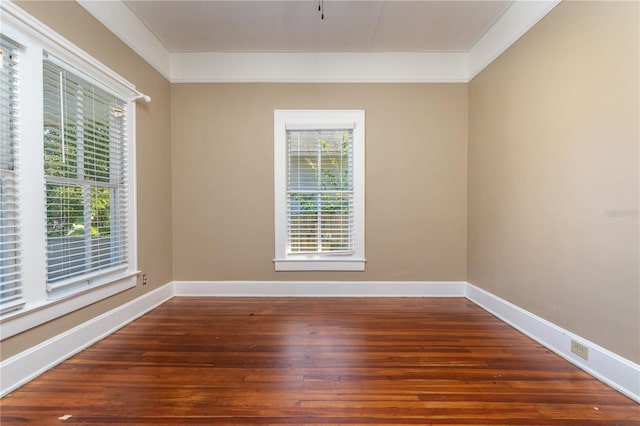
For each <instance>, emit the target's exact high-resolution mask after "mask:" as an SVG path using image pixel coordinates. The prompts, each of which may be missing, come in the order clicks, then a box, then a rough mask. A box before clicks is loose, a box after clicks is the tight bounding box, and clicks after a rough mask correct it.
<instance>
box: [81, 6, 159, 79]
mask: <svg viewBox="0 0 640 426" xmlns="http://www.w3.org/2000/svg"><path fill="white" fill-rule="evenodd" d="M76 2H77V3H78V4H79V5H80V6H82V7H83V8H84V9H85V10H86V11H87V12H89V13H90V14H92V15H93V16H94V17H95V18H96V19H97V20H98V21H100V22H101V23H102V24H103V25H104V26H105V27H107V28H108V29H109V31H111V32H112V33H114V34H115V35H116V36H117V37H118V38H119V39H120V40H122V41H123V42H124V43H125V44H126V45H127V46H129V47H130V48H131V49H132V50H133V51H134V52H136V53H137V54H138V55H140V56H141V57H142V59H144V60H145V61H147V62H148V63H149V65H151V66H152V67H153V68H155V69H156V71H158V72H159V73H160V74H162V76H163V77H164V78H166V79H167V80H171V54H170V52H169V51H168V50H167V48H166V47H164V45H163V44H162V43H160V41H159V40H158V39H157V37H156V36H155V35H154V34H153V33H152V32H151V31H150V30H149V29H148V28H147V27H146V26H145V25H144V24H143V23H142V22H141V21H140V19H138V17H137V16H136V15H135V14H134V13H133V12H132V11H131V10H130V9H129V8H128V7H127V6H126V5H125V4H124V3H123V2H122V1H121V0H113V1H95V0H76Z"/></svg>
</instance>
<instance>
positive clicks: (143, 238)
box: [1, 1, 173, 359]
mask: <svg viewBox="0 0 640 426" xmlns="http://www.w3.org/2000/svg"><path fill="white" fill-rule="evenodd" d="M16 4H17V5H18V6H20V7H22V8H23V9H24V10H26V11H27V12H29V13H30V14H31V15H33V16H34V17H36V18H37V19H39V20H40V21H42V22H44V23H45V24H46V25H48V26H49V27H51V28H52V29H53V30H55V31H57V32H58V33H60V34H61V35H63V36H64V37H66V38H67V39H68V40H70V41H71V42H72V43H74V44H76V45H77V46H78V47H80V48H81V49H83V50H84V51H86V52H87V53H89V54H90V55H92V56H94V57H95V58H96V59H98V60H99V61H101V62H102V63H104V64H105V65H107V66H108V67H110V68H111V69H113V70H114V71H116V72H117V73H119V74H120V75H122V76H123V77H124V78H126V79H127V80H129V81H130V82H132V83H133V84H135V86H136V87H137V89H138V90H141V91H142V92H144V93H145V94H147V95H149V96H151V98H152V99H153V101H152V102H151V103H150V104H144V103H138V104H137V112H136V113H137V123H136V130H137V153H136V155H137V164H136V166H137V186H138V188H137V197H138V199H137V209H138V224H137V227H138V266H139V268H140V269H141V270H142V271H144V272H146V273H147V274H148V279H149V284H148V285H147V286H145V287H142V285H141V283H138V286H137V287H136V288H133V289H131V290H128V291H126V292H123V293H120V294H117V295H115V296H113V297H111V298H108V299H105V300H103V301H101V302H98V303H96V304H93V305H91V306H89V307H87V308H84V309H81V310H78V311H75V312H73V313H71V314H69V315H66V316H64V317H61V318H58V319H56V320H54V321H51V322H49V323H46V324H43V325H42V326H39V327H36V328H34V329H31V330H29V331H26V332H24V333H21V334H18V335H16V336H13V337H11V338H9V339H5V340H3V341H2V354H1V358H2V359H7V358H9V357H11V356H13V355H15V354H17V353H19V352H22V351H23V350H26V349H28V348H30V347H33V346H35V345H37V344H39V343H41V342H43V341H45V340H47V339H49V338H51V337H53V336H55V335H58V334H60V333H62V332H65V331H67V330H69V329H71V328H73V327H75V326H77V325H78V324H81V323H84V322H86V321H89V320H91V319H92V318H95V317H97V316H99V315H101V314H103V313H105V312H107V311H109V310H111V309H113V308H115V307H117V306H120V305H123V304H125V303H127V302H129V301H131V300H133V299H135V298H136V297H138V296H140V295H142V294H144V293H146V292H149V291H151V290H153V289H155V288H157V287H160V286H161V285H164V284H167V283H168V282H171V281H172V279H173V271H172V251H171V238H172V232H171V226H172V222H171V126H170V122H171V119H170V111H171V109H170V84H169V82H168V81H167V80H166V79H165V78H164V77H162V76H161V75H160V74H159V73H158V72H157V71H155V70H154V69H153V68H152V67H151V66H149V65H148V64H147V63H146V62H145V61H144V60H143V59H141V58H140V57H139V56H138V55H136V54H135V53H134V52H133V51H131V49H130V48H129V47H127V46H126V45H125V44H123V43H122V42H121V41H120V40H119V39H118V38H117V37H116V36H115V35H113V34H112V33H111V32H109V31H108V30H107V29H106V28H104V27H103V26H102V25H101V24H100V23H99V22H98V21H96V20H95V18H93V17H92V16H91V15H90V14H88V13H87V12H86V11H85V10H84V9H83V8H81V7H80V6H78V5H77V4H76V3H75V2H69V1H60V2H58V1H24V2H16ZM71 22H72V23H73V25H70V23H71ZM34 155H35V153H34ZM43 285H44V283H43Z"/></svg>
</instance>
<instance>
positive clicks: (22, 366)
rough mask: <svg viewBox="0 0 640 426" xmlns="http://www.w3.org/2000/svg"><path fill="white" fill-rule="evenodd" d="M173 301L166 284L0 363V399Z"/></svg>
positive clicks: (171, 292) (170, 291) (170, 285)
mask: <svg viewBox="0 0 640 426" xmlns="http://www.w3.org/2000/svg"><path fill="white" fill-rule="evenodd" d="M172 297H173V285H172V284H171V283H169V284H166V285H164V286H162V287H160V288H158V289H156V290H153V291H151V292H149V293H147V294H145V295H143V296H140V297H138V298H137V299H134V300H132V301H130V302H128V303H126V304H124V305H122V306H118V307H117V308H115V309H112V310H110V311H109V312H105V313H104V314H102V315H100V316H97V317H95V318H93V319H91V320H89V321H87V322H85V323H82V324H80V325H78V326H76V327H74V328H72V329H71V330H68V331H66V332H64V333H62V334H59V335H57V336H55V337H53V338H51V339H49V340H47V341H45V342H42V343H40V344H39V345H36V346H34V347H32V348H29V349H27V350H26V351H24V352H21V353H19V354H17V355H15V356H13V357H11V358H8V359H6V360H5V361H3V362H2V363H0V396H4V395H6V394H7V393H9V392H11V391H12V390H14V389H17V388H18V387H20V386H22V385H23V384H25V383H27V382H29V381H30V380H32V379H34V378H36V377H37V376H39V375H40V374H42V373H44V372H45V371H47V370H49V369H50V368H52V367H55V366H56V365H57V364H59V363H61V362H62V361H64V360H65V359H67V358H69V357H71V356H73V355H75V354H76V353H78V352H80V351H81V350H83V349H85V348H87V347H89V346H91V345H92V344H93V343H95V342H97V341H98V340H100V339H103V338H104V337H106V336H108V335H109V334H111V333H113V332H115V331H116V330H118V329H119V328H121V327H123V326H125V325H126V324H128V323H130V322H131V321H133V320H134V319H136V318H138V317H140V316H142V315H144V314H145V313H147V312H149V311H150V310H152V309H153V308H155V307H156V306H158V305H160V304H162V303H164V302H165V301H167V300H169V299H171V298H172Z"/></svg>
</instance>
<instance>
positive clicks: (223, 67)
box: [76, 0, 559, 83]
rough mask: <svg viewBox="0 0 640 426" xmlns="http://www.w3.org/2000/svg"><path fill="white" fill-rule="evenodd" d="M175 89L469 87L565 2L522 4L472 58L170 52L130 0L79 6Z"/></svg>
mask: <svg viewBox="0 0 640 426" xmlns="http://www.w3.org/2000/svg"><path fill="white" fill-rule="evenodd" d="M76 1H77V2H78V3H79V4H80V5H81V6H82V7H83V8H85V9H86V10H87V11H88V12H89V13H91V14H92V15H93V16H94V17H95V18H96V19H98V20H99V21H100V22H101V23H102V24H104V25H105V26H106V27H107V28H108V29H109V30H111V31H112V32H113V33H114V34H115V35H116V36H118V37H119V38H120V39H121V40H122V41H123V42H124V43H125V44H127V45H128V46H129V47H130V48H131V49H133V50H134V51H135V52H136V53H137V54H139V55H140V56H141V57H142V58H143V59H145V60H146V61H147V62H148V63H149V64H150V65H151V66H153V67H154V68H155V69H156V70H157V71H158V72H160V74H162V75H163V76H164V77H165V78H167V79H168V80H169V81H170V82H172V83H222V82H224V83H231V82H233V83H240V82H279V83H282V82H284V83H461V82H462V83H466V82H469V81H470V80H471V79H472V78H473V77H475V76H476V75H477V74H478V73H479V72H480V71H482V70H483V69H484V68H485V67H486V66H487V65H489V64H490V63H491V62H492V61H493V60H494V59H495V58H497V57H498V56H500V55H501V54H502V53H503V52H504V51H505V50H507V49H508V48H509V47H510V46H511V45H512V44H513V43H515V42H516V41H517V40H518V39H519V38H520V37H521V36H522V35H523V34H524V33H526V32H527V31H528V30H529V29H530V28H531V27H533V26H534V25H535V24H536V23H537V22H538V21H539V20H540V19H542V18H543V17H544V16H545V15H546V14H547V13H549V12H550V11H551V10H552V9H553V8H554V7H555V6H556V5H557V4H558V3H559V0H540V1H528V0H516V1H515V2H514V3H513V4H512V5H511V7H509V9H507V11H506V12H505V13H504V14H503V15H502V16H501V17H500V18H499V19H498V20H497V21H496V22H495V24H494V25H493V26H492V27H491V28H490V29H489V30H488V31H487V32H486V33H485V34H484V36H483V37H482V38H481V39H480V40H479V41H478V43H476V45H475V46H474V47H473V49H471V51H470V52H468V53H453V52H452V53H445V52H374V53H365V52H358V53H275V52H274V53H222V52H211V53H170V52H169V51H168V50H167V49H166V48H165V47H164V45H163V44H162V43H161V42H160V41H159V40H158V39H157V38H156V36H155V35H154V34H153V33H152V32H151V31H150V30H149V29H148V28H147V27H146V26H145V25H144V24H143V23H142V22H141V21H140V19H139V18H138V17H137V16H136V15H135V14H134V13H133V12H132V11H131V10H130V9H129V8H128V7H127V6H126V5H125V4H124V2H123V1H122V0H112V1H93V0H76Z"/></svg>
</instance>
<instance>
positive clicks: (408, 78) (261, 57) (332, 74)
mask: <svg viewBox="0 0 640 426" xmlns="http://www.w3.org/2000/svg"><path fill="white" fill-rule="evenodd" d="M467 69H468V63H467V54H466V53H401V52H398V53H395V52H385V53H365V52H358V53H173V54H172V55H171V81H172V82H174V83H220V82H233V83H240V82H278V83H396V82H403V83H413V82H419V83H420V82H431V83H452V82H455V83H461V82H462V83H464V82H466V81H468V79H467Z"/></svg>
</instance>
